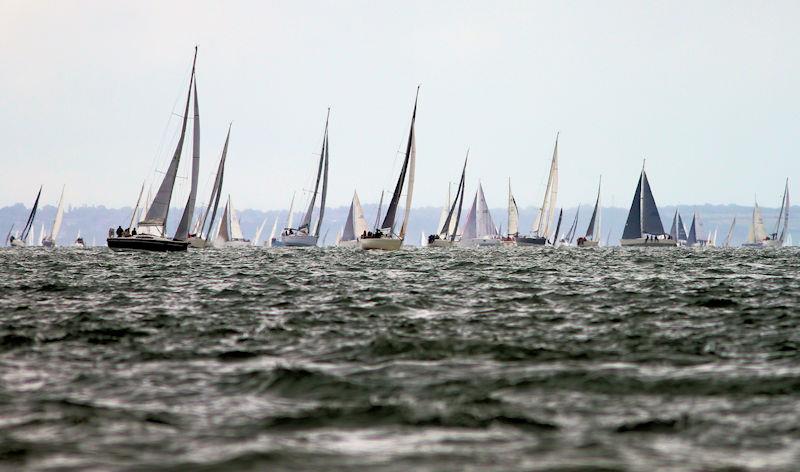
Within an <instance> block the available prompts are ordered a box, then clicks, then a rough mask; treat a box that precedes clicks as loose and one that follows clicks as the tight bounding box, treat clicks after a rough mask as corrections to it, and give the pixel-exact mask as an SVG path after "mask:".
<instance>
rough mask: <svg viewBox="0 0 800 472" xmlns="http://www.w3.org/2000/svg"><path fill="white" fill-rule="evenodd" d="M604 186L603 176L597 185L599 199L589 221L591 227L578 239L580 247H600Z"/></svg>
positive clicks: (595, 202)
mask: <svg viewBox="0 0 800 472" xmlns="http://www.w3.org/2000/svg"><path fill="white" fill-rule="evenodd" d="M602 185H603V176H600V182H598V184H597V199H596V200H595V201H594V210H592V217H591V218H590V219H589V226H588V227H587V228H586V234H585V235H583V236H581V237H580V238H578V247H597V246H599V245H600V238H601V233H600V230H601V227H602V225H601V220H602V218H601V217H600V216H601V211H600V187H601V186H602Z"/></svg>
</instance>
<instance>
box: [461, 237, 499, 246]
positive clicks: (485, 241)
mask: <svg viewBox="0 0 800 472" xmlns="http://www.w3.org/2000/svg"><path fill="white" fill-rule="evenodd" d="M502 244H503V241H501V240H500V239H497V238H475V239H467V240H464V239H462V240H461V241H460V242H459V245H461V246H464V247H499V246H501V245H502Z"/></svg>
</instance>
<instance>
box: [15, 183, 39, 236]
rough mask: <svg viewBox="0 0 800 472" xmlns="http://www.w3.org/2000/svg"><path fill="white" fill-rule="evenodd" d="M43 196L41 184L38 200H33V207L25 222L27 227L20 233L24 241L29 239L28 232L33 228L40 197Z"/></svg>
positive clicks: (37, 195)
mask: <svg viewBox="0 0 800 472" xmlns="http://www.w3.org/2000/svg"><path fill="white" fill-rule="evenodd" d="M41 196H42V186H39V193H37V194H36V200H35V201H34V202H33V208H31V212H30V214H29V215H28V221H27V222H26V223H25V227H24V228H22V233H20V239H21V240H22V241H27V239H28V233H30V232H31V230H32V229H33V220H34V219H35V218H36V210H37V209H38V208H39V197H41Z"/></svg>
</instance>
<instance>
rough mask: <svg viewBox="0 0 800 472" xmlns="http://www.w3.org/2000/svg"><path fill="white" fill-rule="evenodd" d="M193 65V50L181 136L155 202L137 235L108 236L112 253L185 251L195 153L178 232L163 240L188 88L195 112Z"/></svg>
mask: <svg viewBox="0 0 800 472" xmlns="http://www.w3.org/2000/svg"><path fill="white" fill-rule="evenodd" d="M196 64H197V48H196V47H195V49H194V59H193V60H192V73H191V77H190V78H189V92H188V93H187V95H186V107H185V108H184V112H183V123H182V125H181V134H180V138H178V146H177V147H176V148H175V153H174V154H173V156H172V160H171V161H170V164H169V167H168V168H167V172H166V174H165V175H164V179H163V180H162V181H161V185H160V186H159V188H158V192H157V193H156V196H155V199H153V202H152V204H151V205H150V208H149V209H148V210H147V215H146V216H145V218H144V220H142V221H140V222H139V224H138V230H139V232H138V234H135V235H127V234H124V233H123V234H120V233H121V232H120V231H117V234H116V236H109V237H108V239H107V240H106V241H107V243H108V247H109V248H111V249H112V250H115V251H123V250H139V251H158V252H166V251H170V252H172V251H185V250H186V248H187V247H188V246H189V240H188V239H189V223H190V222H191V218H192V216H193V215H194V202H195V198H196V195H197V175H198V167H197V166H198V161H199V154H198V153H199V150H196V151H195V154H196V156H195V158H194V159H193V163H192V164H193V165H192V190H191V193H190V195H189V200H188V201H187V202H186V207H185V208H184V212H183V216H182V217H181V222H180V223H179V226H178V231H177V232H176V233H175V236H174V237H172V238H170V237H168V236H167V216H168V215H169V205H170V202H171V201H172V191H173V189H174V187H175V179H176V178H177V176H178V166H179V164H180V161H181V154H182V152H183V143H184V140H185V138H186V124H187V120H188V119H189V102H190V101H191V98H192V87H194V95H195V112H197V84H196V82H195V65H196ZM195 126H198V121H195ZM199 136H200V131H199V128H195V132H194V137H195V145H197V140H199Z"/></svg>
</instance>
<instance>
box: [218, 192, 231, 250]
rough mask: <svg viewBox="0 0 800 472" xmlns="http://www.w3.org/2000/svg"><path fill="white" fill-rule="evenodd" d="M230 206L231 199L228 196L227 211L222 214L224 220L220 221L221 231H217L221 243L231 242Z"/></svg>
mask: <svg viewBox="0 0 800 472" xmlns="http://www.w3.org/2000/svg"><path fill="white" fill-rule="evenodd" d="M230 206H231V197H230V196H228V202H227V203H226V204H225V210H224V211H223V212H222V219H221V220H220V221H219V230H218V231H217V237H216V238H215V239H218V240H220V241H230V240H231V230H230V223H229V220H230V211H229V210H230Z"/></svg>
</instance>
